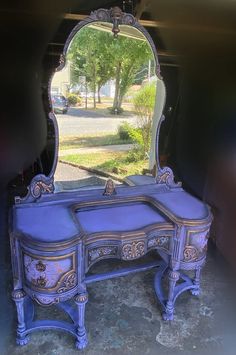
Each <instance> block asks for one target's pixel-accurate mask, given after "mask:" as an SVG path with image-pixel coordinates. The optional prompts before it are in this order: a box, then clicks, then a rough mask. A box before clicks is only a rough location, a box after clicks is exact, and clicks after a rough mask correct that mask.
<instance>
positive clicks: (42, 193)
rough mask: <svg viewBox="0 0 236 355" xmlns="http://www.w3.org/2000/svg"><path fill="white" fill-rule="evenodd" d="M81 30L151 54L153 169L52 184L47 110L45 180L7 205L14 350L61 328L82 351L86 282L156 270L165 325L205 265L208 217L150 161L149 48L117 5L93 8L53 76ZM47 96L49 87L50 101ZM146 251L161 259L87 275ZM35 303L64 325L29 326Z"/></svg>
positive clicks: (158, 116)
mask: <svg viewBox="0 0 236 355" xmlns="http://www.w3.org/2000/svg"><path fill="white" fill-rule="evenodd" d="M85 29H86V30H87V31H88V30H89V32H90V35H91V36H92V33H93V31H94V30H95V31H100V30H101V29H102V31H103V32H105V33H107V34H108V37H109V41H110V42H109V43H111V45H112V46H114V47H116V46H117V45H118V41H119V38H121V39H122V38H125V39H126V40H132V41H133V40H134V37H135V40H137V38H138V41H139V43H141V44H140V45H141V46H145V48H146V49H147V48H148V50H149V51H150V50H151V52H152V58H153V59H154V62H155V75H156V80H155V86H156V87H157V90H156V97H157V98H158V100H156V103H155V109H154V116H153V119H151V123H152V137H151V147H150V151H151V154H150V156H149V168H151V169H152V170H155V172H154V174H153V175H152V174H149V175H147V176H145V175H141V174H134V175H132V176H128V177H126V179H125V180H122V184H120V185H119V184H117V183H116V184H114V181H113V180H111V179H110V178H109V179H108V180H107V183H106V184H105V182H104V183H103V184H101V183H100V182H99V184H97V183H95V182H94V177H93V182H92V183H89V184H87V186H85V185H83V186H82V185H78V186H72V189H70V188H68V189H66V188H65V183H64V186H63V181H62V180H60V179H59V180H60V181H59V182H58V181H55V182H54V173H55V171H56V176H59V175H60V173H58V171H57V170H56V167H57V157H58V154H57V153H58V143H59V142H58V137H59V135H58V131H57V124H56V117H55V114H54V113H53V112H51V113H50V119H51V120H52V121H53V122H54V124H55V131H56V137H57V139H56V155H55V160H54V164H53V168H52V171H51V173H50V174H49V176H44V175H37V176H35V177H34V178H33V180H32V182H31V184H30V186H29V191H28V195H27V196H26V197H25V198H23V199H20V198H17V199H16V203H15V205H14V206H13V209H12V213H11V256H12V268H13V277H14V290H13V294H12V297H13V300H14V301H15V303H16V308H17V315H18V327H17V343H18V344H20V345H24V344H26V343H27V342H28V340H29V338H28V335H29V333H31V332H33V331H35V330H40V329H60V330H63V331H67V332H69V333H70V334H72V335H73V336H74V337H75V338H76V347H77V348H78V349H83V348H84V347H86V345H87V332H86V329H85V317H84V316H85V305H86V303H87V301H88V292H87V285H88V284H92V283H93V282H96V281H102V280H105V279H109V278H114V277H119V276H125V275H127V274H129V273H134V272H138V271H144V270H149V269H151V268H156V269H157V271H156V276H155V280H154V289H155V293H156V296H157V299H158V301H159V303H160V305H161V308H162V312H163V313H162V315H163V319H164V320H172V319H173V316H174V305H175V301H176V299H177V297H178V296H179V295H180V294H181V293H182V292H184V291H186V290H190V291H191V293H192V294H193V295H197V294H199V292H200V272H201V268H202V266H203V265H204V262H205V259H206V250H207V240H208V232H209V228H210V224H211V219H212V218H211V213H210V211H209V208H208V207H207V206H206V205H205V204H204V203H203V202H201V201H199V200H198V199H196V198H194V197H193V196H191V195H190V194H188V193H187V192H185V191H184V190H183V189H182V187H181V185H180V184H179V183H176V182H175V180H174V176H173V172H172V170H171V169H170V168H169V167H161V166H160V163H159V155H158V140H159V131H160V125H161V122H162V121H163V119H164V116H163V115H162V110H163V106H164V101H165V90H164V84H163V81H162V78H161V76H160V66H159V63H158V58H157V52H156V48H155V45H154V43H153V41H152V39H151V37H150V35H149V34H148V32H147V31H146V30H145V29H144V28H143V27H142V26H141V25H139V23H138V21H137V20H136V19H135V18H134V17H133V16H132V15H131V14H126V13H123V12H122V11H121V10H120V9H119V8H112V9H110V10H106V9H100V10H96V11H94V12H92V13H91V15H90V16H89V17H88V18H87V19H85V20H84V21H82V22H80V23H79V24H78V25H77V26H76V27H75V29H74V30H73V31H72V33H71V34H70V36H69V38H68V40H67V42H66V44H65V48H64V54H63V55H62V57H61V64H60V67H59V68H58V69H57V70H59V69H62V67H63V66H64V65H65V57H66V55H67V53H70V48H72V46H73V45H74V44H73V40H74V41H75V42H74V43H76V36H77V33H79V32H80V31H83V30H85ZM98 29H99V30H98ZM107 31H108V32H107ZM78 36H79V34H78ZM117 37H118V38H117ZM88 41H89V40H88ZM116 41H117V42H116ZM146 43H147V44H148V47H147V46H146ZM70 46H71V47H70ZM130 46H131V42H130ZM91 47H92V45H91ZM91 47H90V46H89V47H88V48H89V49H90V48H91ZM146 49H145V50H146ZM148 50H147V52H148ZM78 51H79V49H78ZM113 54H114V55H115V57H117V56H119V51H116V49H115V48H114V50H113ZM91 55H92V53H91ZM93 55H94V53H93ZM128 57H129V55H128ZM96 60H97V56H94V61H95V62H96ZM127 60H128V59H127ZM133 62H135V58H134V59H133ZM87 64H88V62H85V63H84V65H87ZM95 69H96V67H95ZM113 69H114V68H113ZM116 69H117V67H116ZM138 69H140V68H138ZM120 74H121V73H120ZM132 75H133V74H132ZM134 75H137V74H134ZM130 76H131V74H130ZM127 80H129V76H128V77H127ZM116 89H117V87H116ZM120 90H121V88H120ZM50 91H51V88H50V89H49V96H50ZM148 97H149V96H147V97H146V99H145V100H144V101H143V105H142V108H143V107H145V105H146V103H147V101H148ZM139 133H140V130H139ZM98 154H101V153H99V152H98ZM154 166H155V169H153V168H154ZM75 181H76V180H75ZM88 185H89V186H88ZM98 185H100V186H98ZM55 187H56V190H57V191H56V192H57V193H54V191H55ZM70 187H71V186H70ZM81 187H82V188H81ZM60 190H61V191H60ZM65 190H66V191H65ZM152 250H153V251H155V252H157V253H158V254H159V256H160V258H159V257H157V258H156V259H155V260H154V261H151V262H149V263H145V264H140V263H138V264H137V265H135V264H132V266H127V267H126V268H119V269H118V270H113V271H109V272H105V273H100V274H96V273H91V269H92V268H93V266H94V264H96V263H97V262H99V261H101V260H103V259H111V258H112V259H118V260H123V261H132V260H136V259H140V258H142V257H143V256H144V255H146V254H148V253H149V252H150V251H152ZM184 270H191V271H192V276H191V277H190V276H187V275H186V274H185V273H184ZM131 292H132V291H131ZM35 302H36V303H38V304H39V305H41V306H43V307H46V306H47V307H48V306H51V305H57V307H58V308H59V309H62V310H64V311H65V312H66V313H67V314H68V315H69V317H70V319H71V322H64V321H58V320H55V319H53V316H52V318H51V319H47V320H40V321H39V320H37V319H36V320H35V317H34V304H35ZM157 311H158V310H157Z"/></svg>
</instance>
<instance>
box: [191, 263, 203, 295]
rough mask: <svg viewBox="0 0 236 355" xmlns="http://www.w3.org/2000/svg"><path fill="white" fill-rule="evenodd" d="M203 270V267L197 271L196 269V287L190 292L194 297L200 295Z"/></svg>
mask: <svg viewBox="0 0 236 355" xmlns="http://www.w3.org/2000/svg"><path fill="white" fill-rule="evenodd" d="M201 270H202V267H201V266H199V267H198V268H197V269H195V277H194V279H193V284H194V285H195V288H193V289H192V290H190V292H191V294H192V295H194V296H198V295H199V294H200V276H201Z"/></svg>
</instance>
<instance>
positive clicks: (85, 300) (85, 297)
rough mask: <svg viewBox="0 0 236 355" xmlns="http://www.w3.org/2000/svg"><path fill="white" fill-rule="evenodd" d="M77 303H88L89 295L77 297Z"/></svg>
mask: <svg viewBox="0 0 236 355" xmlns="http://www.w3.org/2000/svg"><path fill="white" fill-rule="evenodd" d="M75 301H76V302H81V303H82V302H87V301H88V295H87V294H82V295H77V296H75Z"/></svg>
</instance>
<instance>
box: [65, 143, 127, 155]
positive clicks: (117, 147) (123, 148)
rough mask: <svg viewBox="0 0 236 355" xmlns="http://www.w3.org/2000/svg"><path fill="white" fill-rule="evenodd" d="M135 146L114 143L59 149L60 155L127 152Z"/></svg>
mask: <svg viewBox="0 0 236 355" xmlns="http://www.w3.org/2000/svg"><path fill="white" fill-rule="evenodd" d="M132 147H133V144H112V145H104V146H100V147H82V148H71V149H64V150H59V157H62V156H65V155H70V154H87V153H89V154H91V153H103V152H111V151H112V152H127V151H128V150H130V149H131V148H132Z"/></svg>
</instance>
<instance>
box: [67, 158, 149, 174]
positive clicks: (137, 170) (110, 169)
mask: <svg viewBox="0 0 236 355" xmlns="http://www.w3.org/2000/svg"><path fill="white" fill-rule="evenodd" d="M127 155H128V153H127V152H115V153H114V152H102V154H97V153H90V154H80V155H79V154H78V155H77V154H73V155H66V156H65V157H63V161H67V162H70V163H74V164H78V165H82V166H85V167H87V168H93V169H98V170H101V171H103V172H106V173H111V174H114V168H115V169H118V170H117V171H116V174H117V175H118V176H119V177H124V176H127V175H133V174H141V173H142V170H143V168H147V165H148V161H147V160H140V161H138V162H132V163H128V162H127V160H126V158H127Z"/></svg>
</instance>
